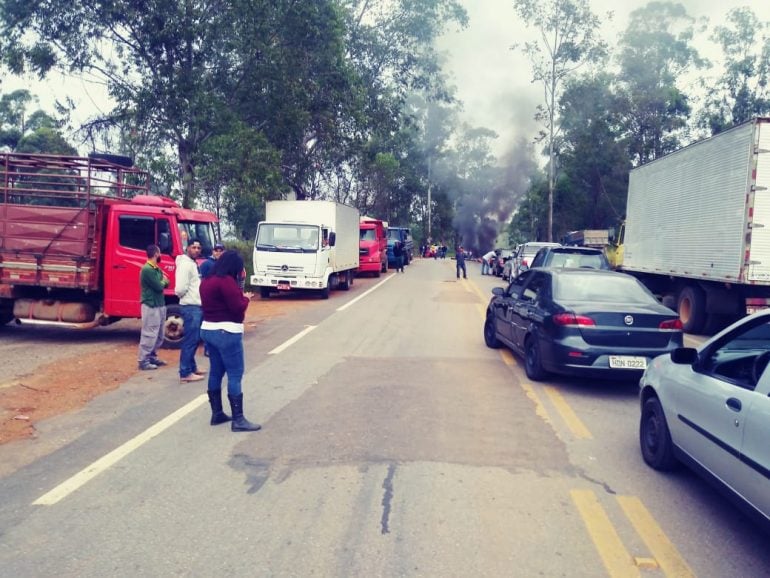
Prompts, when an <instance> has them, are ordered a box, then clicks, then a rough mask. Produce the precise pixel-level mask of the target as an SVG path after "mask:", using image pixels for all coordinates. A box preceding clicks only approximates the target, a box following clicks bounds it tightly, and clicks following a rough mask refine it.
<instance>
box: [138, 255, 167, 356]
mask: <svg viewBox="0 0 770 578" xmlns="http://www.w3.org/2000/svg"><path fill="white" fill-rule="evenodd" d="M158 263H160V247H158V246H157V245H150V246H148V247H147V263H145V264H144V266H143V267H142V270H141V272H140V273H139V283H140V286H141V301H142V334H141V337H140V339H139V369H143V370H146V369H158V367H160V366H161V365H166V362H165V361H162V360H161V359H159V358H158V354H157V351H158V348H159V347H160V346H161V344H162V343H163V326H164V324H165V322H166V298H165V297H164V296H163V290H164V289H165V288H166V287H168V284H169V280H168V277H166V275H165V274H164V273H163V271H162V270H161V268H160V267H158Z"/></svg>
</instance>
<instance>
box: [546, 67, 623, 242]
mask: <svg viewBox="0 0 770 578" xmlns="http://www.w3.org/2000/svg"><path fill="white" fill-rule="evenodd" d="M559 111H560V112H559V115H560V117H561V118H562V119H563V120H562V139H561V147H560V159H561V170H562V172H563V175H564V186H565V187H566V189H567V190H568V191H569V197H570V199H569V200H568V199H561V200H560V202H558V203H557V205H558V211H557V219H556V220H557V222H558V223H559V225H560V226H561V233H562V234H563V233H566V232H568V231H570V230H575V229H584V228H589V229H601V228H606V227H610V226H615V225H617V224H618V222H619V221H620V220H621V219H622V217H623V215H624V214H625V206H626V191H627V186H628V171H629V170H630V168H631V161H630V158H629V156H628V150H627V146H626V144H627V143H626V142H625V141H624V138H623V131H624V117H623V112H624V101H623V98H622V97H621V96H619V95H618V94H617V92H616V91H615V77H614V76H613V75H611V74H609V73H606V72H603V73H598V74H592V75H583V76H581V77H579V78H575V79H572V80H570V81H569V82H568V83H567V85H566V87H565V90H564V93H563V94H562V96H561V99H560V100H559Z"/></svg>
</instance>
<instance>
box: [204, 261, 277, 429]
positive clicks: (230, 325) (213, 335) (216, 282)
mask: <svg viewBox="0 0 770 578" xmlns="http://www.w3.org/2000/svg"><path fill="white" fill-rule="evenodd" d="M241 271H243V259H242V258H241V256H240V255H238V253H237V252H235V251H225V252H224V253H222V256H221V257H220V258H219V259H217V262H216V263H215V264H214V272H213V274H212V275H210V276H208V277H206V279H204V280H203V282H202V283H201V288H200V293H201V303H202V307H203V324H202V325H201V337H203V341H204V342H205V343H206V344H207V345H208V348H209V360H210V362H211V366H210V368H209V369H210V371H209V381H208V396H209V404H210V405H211V422H210V423H211V425H218V424H220V423H225V422H228V421H231V422H232V423H231V424H230V429H231V430H232V431H257V430H259V429H261V427H262V426H260V425H259V424H255V423H251V422H250V421H249V420H247V419H246V418H245V417H244V416H243V390H242V387H241V381H242V379H243V372H244V361H243V320H244V317H245V316H246V309H247V308H248V306H249V301H250V299H251V294H250V293H243V292H242V291H241V288H240V286H239V285H238V276H239V275H240V274H241ZM225 374H227V398H228V399H229V400H230V408H231V410H232V417H230V416H229V415H227V414H226V413H225V412H224V410H223V409H222V379H223V378H224V376H225Z"/></svg>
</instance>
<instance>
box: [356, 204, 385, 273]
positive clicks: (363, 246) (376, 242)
mask: <svg viewBox="0 0 770 578" xmlns="http://www.w3.org/2000/svg"><path fill="white" fill-rule="evenodd" d="M359 230H360V238H359V242H358V254H359V257H358V271H359V273H374V276H375V277H379V276H380V274H381V273H387V271H388V253H387V251H388V233H387V224H386V223H385V222H384V221H381V220H379V219H374V218H372V217H361V222H360V224H359Z"/></svg>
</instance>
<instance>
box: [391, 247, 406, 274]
mask: <svg viewBox="0 0 770 578" xmlns="http://www.w3.org/2000/svg"><path fill="white" fill-rule="evenodd" d="M393 257H395V258H396V272H401V273H403V272H404V246H403V245H402V244H401V241H396V242H395V243H393Z"/></svg>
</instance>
